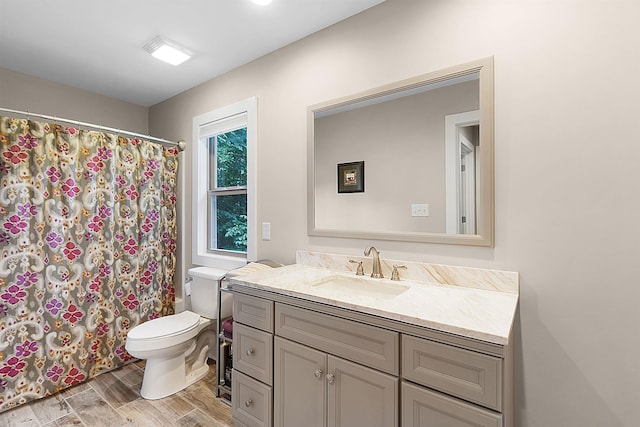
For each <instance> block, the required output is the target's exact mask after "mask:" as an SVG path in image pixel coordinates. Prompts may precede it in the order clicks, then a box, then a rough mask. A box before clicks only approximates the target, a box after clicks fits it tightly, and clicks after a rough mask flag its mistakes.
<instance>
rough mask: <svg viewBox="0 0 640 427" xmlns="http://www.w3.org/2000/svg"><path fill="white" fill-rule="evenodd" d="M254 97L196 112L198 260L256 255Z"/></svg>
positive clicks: (239, 261) (234, 263) (228, 263)
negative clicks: (212, 109) (198, 113)
mask: <svg viewBox="0 0 640 427" xmlns="http://www.w3.org/2000/svg"><path fill="white" fill-rule="evenodd" d="M255 116H256V100H255V98H251V99H248V100H245V101H241V102H238V103H236V104H233V105H230V106H227V107H224V108H221V109H218V110H215V111H212V112H209V113H206V114H203V115H200V116H197V117H194V119H193V132H194V141H197V143H196V146H195V147H194V158H193V164H194V175H193V180H194V192H193V197H194V211H193V227H194V228H193V254H192V257H193V263H194V264H199V265H206V266H211V267H217V268H236V267H238V266H240V265H243V264H244V263H245V262H246V261H247V260H248V259H254V258H255V241H256V239H255V229H256V227H255V169H256V168H255V139H256V138H255V134H256V130H255V124H256V118H255Z"/></svg>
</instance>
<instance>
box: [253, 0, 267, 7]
mask: <svg viewBox="0 0 640 427" xmlns="http://www.w3.org/2000/svg"><path fill="white" fill-rule="evenodd" d="M251 1H252V2H254V3H255V4H257V5H260V6H266V5H268V4H270V3H271V0H251Z"/></svg>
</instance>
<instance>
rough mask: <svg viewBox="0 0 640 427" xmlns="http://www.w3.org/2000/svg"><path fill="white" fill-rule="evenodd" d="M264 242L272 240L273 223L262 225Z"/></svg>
mask: <svg viewBox="0 0 640 427" xmlns="http://www.w3.org/2000/svg"><path fill="white" fill-rule="evenodd" d="M262 240H271V223H270V222H263V223H262Z"/></svg>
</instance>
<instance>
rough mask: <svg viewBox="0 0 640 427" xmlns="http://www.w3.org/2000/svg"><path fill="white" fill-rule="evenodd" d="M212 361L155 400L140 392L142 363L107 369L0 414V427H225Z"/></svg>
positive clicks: (226, 411)
mask: <svg viewBox="0 0 640 427" xmlns="http://www.w3.org/2000/svg"><path fill="white" fill-rule="evenodd" d="M215 367H216V365H215V364H211V365H210V366H209V374H208V375H207V376H206V377H205V378H204V379H202V380H200V381H198V382H197V383H195V384H192V385H191V386H189V387H187V388H186V389H184V390H182V391H180V392H178V393H176V394H174V395H173V396H169V397H165V398H164V399H158V400H145V399H143V398H142V397H140V387H141V385H142V374H143V370H144V362H143V361H140V362H135V363H130V364H129V365H127V366H124V367H122V368H119V369H116V370H114V371H111V372H107V373H104V374H101V375H98V376H97V377H95V378H93V379H91V380H90V381H88V382H86V383H83V384H79V385H77V386H74V387H71V388H69V389H67V390H64V391H62V392H60V393H58V394H56V395H53V396H50V397H47V398H45V399H40V400H37V401H34V402H32V403H30V404H27V405H22V406H19V407H17V408H15V409H11V410H9V411H5V412H3V413H0V427H9V426H11V427H18V426H20V427H27V426H28V427H62V426H86V427H119V426H153V427H160V426H162V427H165V426H167V427H168V426H180V427H187V426H189V427H191V426H193V427H195V426H203V427H205V426H206V427H230V426H233V423H232V422H231V408H230V407H229V406H228V405H226V404H225V403H224V402H222V401H221V400H220V399H218V398H216V395H215V384H216V380H215V376H216V369H215Z"/></svg>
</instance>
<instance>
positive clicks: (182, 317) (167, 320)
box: [127, 311, 200, 340]
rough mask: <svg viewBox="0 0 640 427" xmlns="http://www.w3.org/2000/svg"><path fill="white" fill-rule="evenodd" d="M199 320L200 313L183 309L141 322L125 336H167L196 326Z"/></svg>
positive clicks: (140, 337) (136, 337)
mask: <svg viewBox="0 0 640 427" xmlns="http://www.w3.org/2000/svg"><path fill="white" fill-rule="evenodd" d="M199 322H200V315H198V314H196V313H194V312H192V311H183V312H182V313H178V314H174V315H171V316H164V317H159V318H157V319H153V320H150V321H148V322H145V323H141V324H140V325H138V326H136V327H135V328H133V329H131V330H130V331H129V333H128V334H127V337H128V338H132V339H138V340H140V339H151V338H160V337H167V336H171V335H176V334H180V333H182V332H186V331H188V330H189V329H193V328H195V327H196V326H198V323H199Z"/></svg>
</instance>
